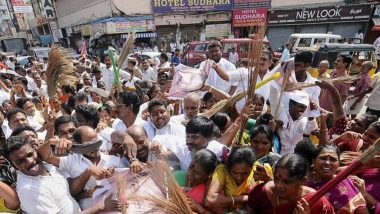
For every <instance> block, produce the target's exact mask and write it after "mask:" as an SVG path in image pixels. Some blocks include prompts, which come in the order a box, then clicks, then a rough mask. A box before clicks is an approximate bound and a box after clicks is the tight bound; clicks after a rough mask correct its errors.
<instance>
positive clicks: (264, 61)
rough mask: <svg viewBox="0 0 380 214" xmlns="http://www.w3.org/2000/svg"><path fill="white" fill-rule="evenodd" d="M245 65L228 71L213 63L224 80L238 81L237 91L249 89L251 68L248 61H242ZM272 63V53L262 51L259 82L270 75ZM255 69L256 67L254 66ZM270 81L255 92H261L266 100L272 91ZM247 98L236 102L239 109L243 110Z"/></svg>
mask: <svg viewBox="0 0 380 214" xmlns="http://www.w3.org/2000/svg"><path fill="white" fill-rule="evenodd" d="M242 63H243V64H244V65H245V67H242V68H238V69H237V70H233V71H230V72H226V71H225V70H223V69H221V68H220V67H219V66H217V65H213V67H214V68H215V71H216V72H217V74H218V75H219V76H220V77H221V78H222V79H224V80H226V81H229V82H230V83H231V82H237V83H238V84H237V88H236V92H241V91H247V90H248V85H249V75H250V74H249V70H248V62H247V61H242ZM271 64H272V54H271V53H270V52H268V51H262V53H261V58H260V64H259V65H260V67H259V75H258V76H257V83H259V82H261V81H263V80H264V79H266V78H268V77H269V76H270V73H269V70H268V69H269V67H270V65H271ZM253 69H254V68H253ZM270 86H271V84H270V83H267V84H265V85H263V86H261V87H260V88H258V89H256V91H255V93H257V94H260V95H261V96H263V97H264V99H265V100H267V99H268V98H269V93H270ZM245 102H246V99H241V100H239V101H238V102H236V107H237V109H238V110H239V111H241V110H242V109H243V107H244V104H245Z"/></svg>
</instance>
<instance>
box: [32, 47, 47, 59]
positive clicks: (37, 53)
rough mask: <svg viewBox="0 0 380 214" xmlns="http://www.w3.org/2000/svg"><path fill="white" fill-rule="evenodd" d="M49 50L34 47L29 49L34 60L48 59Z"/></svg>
mask: <svg viewBox="0 0 380 214" xmlns="http://www.w3.org/2000/svg"><path fill="white" fill-rule="evenodd" d="M49 52H50V48H48V47H34V48H31V55H32V56H33V57H36V58H40V59H42V58H44V57H49Z"/></svg>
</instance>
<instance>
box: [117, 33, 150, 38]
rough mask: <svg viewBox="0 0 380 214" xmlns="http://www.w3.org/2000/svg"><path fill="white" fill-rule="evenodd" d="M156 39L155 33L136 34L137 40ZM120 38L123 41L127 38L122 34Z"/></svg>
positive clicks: (126, 35)
mask: <svg viewBox="0 0 380 214" xmlns="http://www.w3.org/2000/svg"><path fill="white" fill-rule="evenodd" d="M155 37H157V33H156V32H153V33H152V32H150V33H136V39H139V38H155ZM121 38H123V39H126V38H128V34H123V35H122V36H121Z"/></svg>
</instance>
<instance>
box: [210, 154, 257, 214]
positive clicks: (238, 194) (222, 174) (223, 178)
mask: <svg viewBox="0 0 380 214" xmlns="http://www.w3.org/2000/svg"><path fill="white" fill-rule="evenodd" d="M255 160H256V159H255V154H254V152H253V150H252V148H250V147H240V148H234V149H233V150H232V151H231V154H230V155H229V157H228V160H227V164H219V165H218V166H217V167H216V169H215V171H214V174H213V175H212V180H211V184H210V188H209V190H208V192H207V196H206V202H205V205H206V207H207V208H208V209H212V210H214V209H222V210H223V211H236V210H238V209H240V208H242V207H243V206H244V205H245V204H246V202H247V201H248V193H249V192H250V191H251V190H252V187H253V186H252V185H254V178H253V164H254V162H255ZM223 211H222V212H217V213H223Z"/></svg>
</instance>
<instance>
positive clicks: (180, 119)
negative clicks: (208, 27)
mask: <svg viewBox="0 0 380 214" xmlns="http://www.w3.org/2000/svg"><path fill="white" fill-rule="evenodd" d="M170 120H171V121H172V122H173V123H176V124H178V125H183V123H182V122H183V121H184V120H185V114H179V115H174V116H172V117H170Z"/></svg>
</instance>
